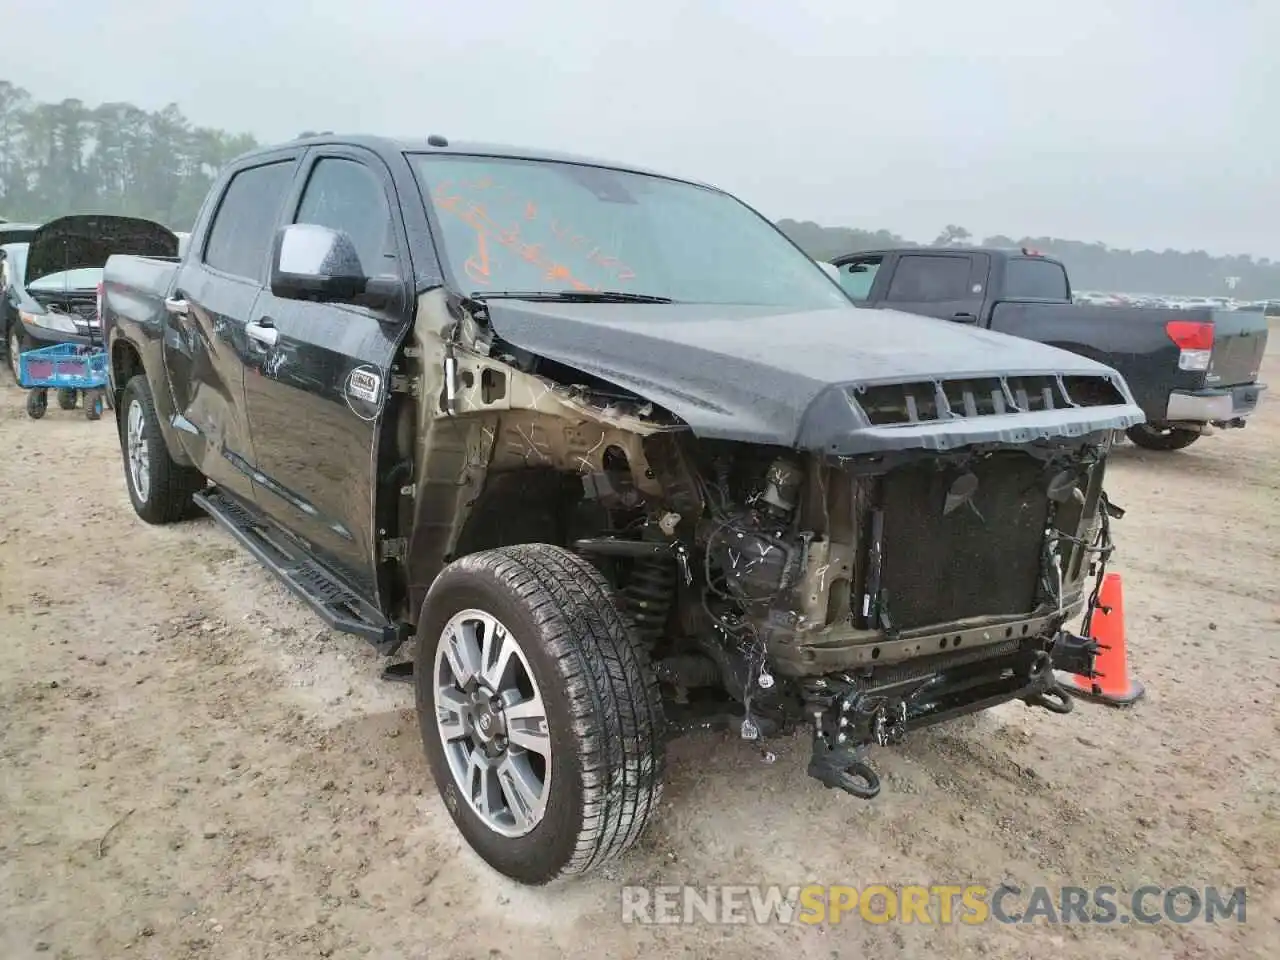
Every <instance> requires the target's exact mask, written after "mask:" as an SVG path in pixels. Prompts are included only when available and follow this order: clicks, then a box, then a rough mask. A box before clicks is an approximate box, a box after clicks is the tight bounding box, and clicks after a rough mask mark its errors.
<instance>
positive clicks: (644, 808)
mask: <svg viewBox="0 0 1280 960" xmlns="http://www.w3.org/2000/svg"><path fill="white" fill-rule="evenodd" d="M414 664H415V666H414V676H415V685H416V697H417V708H418V722H419V726H420V728H421V733H422V742H423V747H424V749H425V751H426V755H427V762H428V764H429V766H430V768H431V773H432V776H433V777H434V778H435V781H436V785H437V787H438V789H439V790H440V794H441V797H442V798H443V800H444V804H445V807H446V808H447V809H448V811H449V814H450V815H451V816H452V817H453V820H454V823H455V824H457V826H458V829H459V830H460V831H461V832H462V835H463V836H464V837H465V838H466V840H467V842H468V843H469V844H470V845H471V847H472V848H473V849H474V850H475V851H476V852H477V853H478V854H479V855H480V856H481V857H482V858H483V859H484V860H485V861H486V862H488V863H489V865H490V866H492V867H493V868H494V869H496V870H498V871H499V872H501V873H503V874H505V875H506V876H508V877H510V878H512V879H513V880H516V881H518V882H520V883H525V884H534V885H537V884H544V883H547V882H548V881H551V880H554V879H556V878H557V877H560V876H565V875H571V874H581V873H585V872H587V871H589V870H592V869H594V868H595V867H597V866H599V865H600V864H602V863H604V862H605V861H607V860H610V859H612V858H614V857H616V856H618V855H620V854H622V853H623V852H624V851H626V850H627V849H629V848H630V847H631V846H632V845H634V844H635V843H636V841H637V840H638V839H639V837H640V835H641V833H642V831H643V829H644V827H645V824H646V822H647V821H648V819H649V817H650V816H651V815H652V814H653V813H654V812H655V811H656V810H657V807H658V801H659V799H660V797H661V792H662V775H663V766H664V762H665V736H664V720H663V716H662V704H661V701H660V699H659V695H658V687H657V681H656V679H655V677H654V672H653V668H652V665H651V664H650V662H649V657H648V655H647V653H646V652H645V651H644V650H643V649H642V648H641V647H640V645H639V644H638V642H637V640H636V638H635V635H634V633H633V632H632V631H631V629H630V628H629V626H628V625H627V623H626V621H625V620H624V619H623V617H622V616H621V614H620V613H619V612H618V609H617V607H616V606H615V604H614V602H613V599H612V596H611V592H610V589H609V586H608V584H607V583H606V581H605V580H604V578H603V577H602V576H601V575H600V573H599V572H598V571H597V570H596V569H595V568H594V567H593V566H591V565H590V564H589V563H587V562H586V561H585V560H583V559H581V558H580V557H578V556H576V555H575V554H572V553H570V552H569V551H567V550H564V549H563V548H561V547H555V546H550V545H547V544H522V545H519V546H512V547H502V548H499V549H496V550H487V551H484V552H481V553H474V554H470V555H468V556H465V557H463V558H462V559H460V560H457V561H455V562H454V563H452V564H451V565H449V566H448V567H446V568H445V570H444V571H443V572H442V573H441V574H440V576H439V577H437V578H436V580H435V582H434V583H433V584H432V586H431V590H430V591H429V593H428V594H427V598H426V601H425V602H424V603H423V607H422V616H421V617H420V618H419V622H418V643H417V651H416V654H415V659H414Z"/></svg>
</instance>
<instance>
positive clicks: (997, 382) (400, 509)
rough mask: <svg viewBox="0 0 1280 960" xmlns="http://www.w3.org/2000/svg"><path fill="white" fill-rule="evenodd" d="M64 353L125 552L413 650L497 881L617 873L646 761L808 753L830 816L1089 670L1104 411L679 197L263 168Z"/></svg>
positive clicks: (531, 166)
mask: <svg viewBox="0 0 1280 960" xmlns="http://www.w3.org/2000/svg"><path fill="white" fill-rule="evenodd" d="M103 325H104V330H105V333H106V336H107V339H108V343H109V348H110V357H111V367H110V369H111V378H112V387H113V389H114V390H115V391H116V395H117V402H116V416H117V417H118V419H119V423H120V437H121V449H122V459H123V463H124V467H125V469H124V475H125V483H126V486H127V489H128V493H129V496H130V499H131V500H132V503H133V507H134V509H135V510H136V512H137V513H138V515H139V516H140V517H142V518H143V519H144V520H146V521H148V522H150V523H167V522H171V521H174V520H178V519H181V518H184V517H186V516H188V515H189V514H190V511H191V506H192V503H193V502H194V503H195V504H197V505H198V506H199V507H201V508H203V509H204V510H205V511H206V512H208V513H209V514H210V515H212V516H213V517H214V518H215V519H216V520H217V521H218V522H219V523H220V524H222V525H223V527H224V528H225V529H226V530H227V531H228V532H229V533H230V534H231V535H232V536H233V537H235V538H236V539H237V540H238V541H239V542H240V543H241V544H242V545H243V546H244V547H245V548H246V549H247V550H249V551H250V552H252V553H253V554H254V555H255V556H256V557H257V558H258V559H260V560H261V561H262V562H263V563H264V564H265V565H266V566H267V567H268V568H269V569H271V570H272V571H273V572H274V573H275V574H276V575H277V576H279V577H280V578H281V579H282V580H283V581H284V583H285V584H286V585H288V586H289V587H290V588H291V589H292V590H293V591H294V592H295V593H296V594H297V595H298V596H299V597H302V598H303V599H305V600H306V601H307V602H308V603H309V604H311V606H312V607H313V608H314V609H315V611H316V612H317V613H318V614H319V615H320V616H321V617H323V618H324V619H325V620H326V621H327V622H328V623H329V624H330V625H332V626H333V627H335V628H337V629H340V630H343V631H348V632H350V633H353V634H357V635H360V636H363V637H366V638H368V639H369V640H370V641H372V642H373V643H374V644H375V645H376V646H377V647H378V649H380V650H381V651H383V652H385V653H387V654H391V653H394V652H395V651H396V650H397V649H398V648H399V647H400V646H401V645H402V644H403V643H404V642H406V641H407V640H409V639H410V638H415V641H414V648H413V661H412V663H408V664H396V665H393V667H392V668H390V673H389V675H391V676H402V677H411V678H412V679H413V681H414V682H415V684H416V691H417V706H418V716H419V720H420V723H421V730H422V737H423V743H424V746H425V749H426V753H427V757H428V760H429V763H430V766H431V770H432V773H433V775H434V777H435V780H436V783H437V785H438V787H439V789H440V792H441V795H442V797H443V799H444V803H445V806H446V808H447V809H448V810H449V812H450V814H451V816H452V817H453V818H454V820H455V822H456V823H457V825H458V827H459V829H460V830H461V831H462V833H463V834H464V835H465V836H466V838H467V840H468V841H469V842H470V843H471V845H472V846H473V847H474V848H475V849H476V850H477V851H478V852H479V853H480V855H481V856H483V857H484V858H485V859H486V860H487V861H488V862H489V863H491V864H493V865H494V866H495V867H496V868H497V869H499V870H501V871H503V872H504V873H506V874H507V875H509V876H511V877H514V878H516V879H518V880H520V881H522V882H526V883H541V882H545V881H547V880H550V879H552V878H554V877H557V876H560V875H562V874H570V873H580V872H583V871H586V870H589V869H591V868H593V867H595V866H597V865H599V864H600V863H602V862H603V861H605V860H607V859H608V858H610V857H612V856H614V855H616V854H619V853H621V852H622V851H624V850H626V849H627V848H628V847H629V846H631V845H632V844H633V843H634V842H635V841H636V839H637V838H638V837H639V836H640V833H641V830H642V829H643V827H644V824H645V822H646V821H647V820H648V819H649V818H650V817H651V816H652V815H654V814H655V813H656V812H657V811H658V808H659V802H658V801H659V795H660V791H661V787H662V780H663V762H664V755H665V754H664V751H665V743H666V738H667V737H668V736H669V735H670V734H672V733H677V732H680V731H682V730H689V729H698V728H701V727H703V726H706V725H708V724H710V723H713V722H727V723H728V724H730V725H731V728H732V729H733V730H735V731H737V732H738V733H740V735H741V736H742V737H743V738H746V739H749V740H754V739H758V738H762V737H769V736H774V735H778V734H780V733H783V732H785V731H787V730H790V729H794V728H796V727H798V726H807V727H808V728H809V729H810V730H811V731H812V735H813V755H812V760H811V763H810V767H809V772H810V773H811V774H812V775H813V776H814V777H816V778H817V779H819V780H820V781H821V782H822V783H824V784H826V785H828V786H833V787H840V788H843V789H845V790H847V791H848V792H850V793H853V794H855V795H858V796H862V797H870V796H874V795H875V793H876V792H877V791H878V789H879V784H878V781H877V779H876V776H875V773H874V771H873V770H872V769H871V767H870V766H869V765H868V764H867V760H866V757H865V755H864V753H865V751H866V750H867V748H868V747H869V746H871V745H876V744H888V743H891V742H894V741H896V740H897V739H899V738H900V737H902V736H903V735H904V734H906V733H907V732H908V731H910V730H911V729H913V728H915V727H919V726H924V725H926V724H930V723H936V722H938V721H940V720H945V719H947V718H949V717H954V716H958V715H960V714H963V713H967V712H971V711H974V710H980V709H983V708H986V707H989V706H993V705H995V704H997V703H1001V702H1004V701H1009V700H1020V701H1024V702H1026V703H1028V704H1032V705H1036V706H1040V707H1045V708H1047V709H1049V710H1053V711H1055V712H1066V711H1067V710H1068V709H1069V708H1070V703H1071V701H1070V700H1068V699H1067V698H1066V696H1065V695H1064V694H1063V691H1062V690H1061V688H1059V687H1058V686H1057V684H1056V681H1055V680H1054V669H1053V668H1055V667H1058V668H1062V669H1067V670H1070V671H1071V672H1073V673H1077V674H1087V673H1090V672H1091V671H1092V666H1093V656H1094V652H1095V651H1096V646H1095V645H1093V644H1092V643H1090V642H1089V641H1086V640H1084V639H1082V638H1081V637H1079V636H1076V635H1073V634H1072V633H1071V632H1070V631H1069V630H1068V629H1067V624H1068V623H1069V622H1071V620H1072V618H1073V617H1074V616H1075V615H1076V614H1078V613H1080V612H1081V611H1082V610H1083V609H1086V608H1087V607H1089V606H1090V605H1091V600H1090V597H1092V596H1094V586H1095V584H1096V583H1097V580H1096V579H1095V576H1101V574H1102V567H1103V566H1105V562H1106V558H1107V555H1108V553H1109V551H1110V549H1111V547H1110V543H1111V541H1110V535H1109V528H1110V520H1111V519H1112V517H1113V516H1116V515H1118V510H1116V509H1115V508H1112V507H1111V506H1110V505H1109V504H1108V501H1107V499H1106V496H1105V495H1104V493H1103V480H1104V473H1105V470H1106V464H1107V457H1108V454H1109V452H1110V449H1111V442H1112V437H1113V434H1114V433H1115V432H1116V431H1118V430H1124V429H1126V428H1128V427H1130V426H1132V425H1133V424H1134V423H1138V422H1141V420H1142V412H1141V410H1139V409H1138V408H1137V407H1136V406H1135V404H1134V402H1133V398H1132V396H1131V395H1130V393H1129V389H1128V387H1127V386H1126V384H1125V382H1124V380H1123V379H1122V378H1121V377H1120V376H1119V375H1118V374H1117V373H1116V372H1115V371H1114V370H1112V369H1110V368H1109V367H1106V366H1104V365H1102V364H1100V363H1097V362H1094V361H1092V360H1089V359H1086V358H1084V357H1081V356H1077V355H1075V354H1072V353H1068V352H1066V351H1063V350H1058V349H1056V348H1054V347H1050V346H1046V345H1044V344H1040V343H1035V342H1032V341H1029V340H1023V339H1018V338H1015V337H1010V336H1005V335H1003V334H999V333H993V332H990V331H987V330H979V329H974V328H973V327H959V326H957V325H955V324H950V323H946V322H944V321H940V320H933V319H929V318H925V317H918V316H911V315H908V314H895V313H891V312H888V311H880V310H862V309H858V308H857V307H855V306H853V305H852V304H851V303H850V301H849V299H848V298H847V297H846V296H845V295H844V294H843V293H842V292H841V290H840V288H839V287H838V285H837V284H836V283H835V282H834V281H833V280H832V279H831V278H830V277H828V276H827V275H826V274H825V273H824V272H823V271H822V269H821V268H819V267H818V266H817V265H816V264H815V263H814V262H813V261H812V260H810V259H809V258H808V257H806V256H805V255H804V253H802V252H801V251H800V250H799V249H798V248H797V247H796V246H795V245H794V244H792V243H791V242H790V241H789V240H787V238H786V237H784V236H783V235H782V234H781V233H780V232H778V230H777V229H776V228H775V227H773V226H772V225H771V224H770V223H769V222H768V221H767V220H765V219H764V218H763V217H761V216H760V215H759V214H757V213H756V212H755V211H753V210H752V209H750V208H749V207H747V206H745V205H744V204H743V203H741V202H740V201H739V200H736V199H735V198H734V197H732V196H730V195H728V194H726V193H723V192H722V191H720V190H717V189H715V188H713V187H709V186H705V185H701V184H697V183H692V182H688V181H684V180H679V179H673V178H671V177H665V176H661V175H658V174H654V173H649V172H646V171H643V170H638V169H635V168H630V167H623V166H618V165H614V164H605V163H600V162H597V161H591V160H584V159H581V158H575V157H568V156H560V155H547V154H537V153H532V152H528V151H522V150H516V149H511V148H504V147H493V146H478V145H458V144H454V145H450V144H449V143H447V142H446V141H445V140H444V139H443V138H439V137H433V138H431V139H430V140H428V141H425V142H418V143H398V142H390V141H386V140H379V139H372V138H341V137H318V138H315V139H310V140H302V141H297V142H294V143H290V144H287V145H284V146H281V147H276V148H271V149H265V150H261V151H257V152H254V153H252V154H249V155H246V156H244V157H242V158H241V159H239V160H237V161H236V162H235V163H233V164H232V165H231V166H230V167H229V168H228V169H227V170H226V171H225V172H224V173H223V174H222V176H221V177H220V178H219V180H218V181H217V183H216V184H215V185H214V187H213V193H212V195H211V196H210V197H209V199H208V200H207V201H206V203H205V204H204V206H203V210H202V213H201V215H200V218H199V220H198V221H197V223H196V225H195V227H194V230H193V233H192V238H191V243H190V246H189V248H188V250H187V253H186V255H185V257H184V258H183V259H182V261H181V262H180V263H173V262H169V261H160V260H154V259H146V258H139V257H112V258H111V260H110V261H109V262H108V263H107V268H106V277H105V288H104V299H103ZM1091 571H1092V573H1093V574H1094V576H1091V575H1090V574H1091Z"/></svg>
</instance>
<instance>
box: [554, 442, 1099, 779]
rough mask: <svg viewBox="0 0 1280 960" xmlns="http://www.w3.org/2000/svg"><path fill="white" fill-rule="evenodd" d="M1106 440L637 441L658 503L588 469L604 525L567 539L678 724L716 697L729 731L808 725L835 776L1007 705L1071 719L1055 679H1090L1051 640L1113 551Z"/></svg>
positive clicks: (1069, 641) (1081, 650) (1080, 656)
mask: <svg viewBox="0 0 1280 960" xmlns="http://www.w3.org/2000/svg"><path fill="white" fill-rule="evenodd" d="M1108 442H1109V440H1108V439H1103V438H1095V442H1092V443H1091V442H1081V443H1079V444H1076V445H1073V446H1069V447H1066V446H1064V447H1056V448H1054V447H1048V448H1044V449H1039V448H1036V449H1033V450H992V451H984V452H973V451H964V452H959V453H956V454H953V455H951V456H948V457H937V456H935V455H918V456H901V457H899V458H897V461H898V462H892V461H890V462H887V463H886V462H885V461H884V460H882V459H877V460H869V461H864V462H857V461H854V462H826V461H824V460H823V459H821V458H819V457H816V456H812V455H810V456H797V455H795V454H794V453H790V452H786V451H776V450H763V449H751V448H743V447H742V446H741V445H737V444H723V445H717V444H713V443H706V442H702V443H698V442H694V443H690V444H687V445H686V444H682V443H680V442H678V441H677V440H676V439H675V438H674V437H672V436H663V437H658V438H652V439H651V440H650V441H648V442H647V444H646V447H647V452H649V453H650V454H651V456H650V463H651V464H660V465H661V467H660V469H659V471H658V478H659V479H660V480H661V481H662V483H663V486H664V490H666V491H667V492H668V497H667V499H666V500H665V502H663V503H661V504H656V505H655V504H651V503H650V502H649V501H647V500H646V499H645V498H644V497H642V496H640V495H639V494H638V493H637V492H636V490H635V489H634V487H633V486H632V485H631V484H630V482H629V475H628V474H627V473H626V472H625V471H624V470H622V469H621V467H619V468H618V469H614V470H612V471H607V472H604V473H601V474H594V475H592V476H590V477H588V478H586V479H585V484H586V487H587V491H588V494H589V500H590V501H591V502H593V503H594V504H596V505H598V507H599V508H600V509H601V511H602V515H603V516H606V517H607V518H608V530H609V533H608V534H607V535H606V536H597V537H593V538H582V539H579V540H577V541H576V542H575V547H576V549H578V550H579V551H581V552H583V553H585V554H588V555H590V556H593V557H595V558H596V559H597V560H598V562H599V563H600V564H601V566H602V567H603V569H605V571H606V573H607V574H608V575H609V577H610V578H611V579H612V580H613V581H614V582H615V583H616V584H617V585H618V589H619V594H620V596H621V597H622V598H623V602H624V604H625V605H626V609H627V611H628V612H629V613H630V615H631V617H632V619H633V620H634V622H635V623H636V625H637V629H638V630H639V632H640V634H641V636H642V637H643V639H644V640H645V642H646V643H648V644H650V645H651V647H652V655H653V658H654V660H655V662H656V663H657V665H658V670H659V677H660V679H661V680H662V681H663V682H664V684H665V685H666V686H667V688H668V690H669V693H670V699H671V700H672V703H673V705H674V706H675V707H676V708H677V709H676V711H675V713H676V715H677V716H679V715H680V714H683V715H684V716H685V718H686V722H687V723H689V724H691V725H694V726H697V725H705V724H708V723H710V722H714V721H713V718H714V719H718V720H721V721H723V720H725V719H726V716H725V714H726V711H725V710H724V705H723V702H722V701H721V702H717V700H718V698H717V697H715V696H711V697H706V696H701V697H700V696H699V694H704V693H705V691H707V690H708V689H713V690H716V691H719V692H723V693H727V694H728V695H729V696H730V697H732V699H733V700H734V701H735V703H736V705H737V706H738V710H739V711H740V713H735V714H734V715H733V721H732V722H733V723H735V724H736V726H737V728H738V730H739V731H740V733H741V735H742V736H743V738H745V739H756V738H758V737H762V736H769V735H772V734H775V733H779V732H783V731H785V730H789V729H791V728H792V727H793V726H794V724H795V723H797V722H799V721H803V720H807V721H809V722H811V723H812V724H813V725H814V730H815V737H816V740H817V743H816V746H817V747H819V748H822V753H820V754H815V756H816V757H818V756H823V757H826V758H827V759H828V760H829V761H833V762H838V763H843V764H844V767H845V768H846V769H847V767H848V766H851V765H852V764H853V763H854V762H859V763H860V762H861V761H857V760H856V759H855V757H854V753H855V752H856V751H857V750H858V748H861V747H863V746H865V745H868V744H871V743H877V744H886V743H889V742H892V741H894V740H897V739H899V738H900V737H901V736H903V735H904V734H905V733H906V732H907V731H908V730H909V729H912V728H914V727H919V726H924V725H926V724H928V723H934V722H938V721H939V720H944V719H948V718H950V717H953V716H957V715H960V714H962V713H967V712H971V711H972V710H978V709H983V708H984V707H985V706H990V705H994V704H995V703H998V702H1002V701H1004V700H1008V699H1023V700H1026V701H1028V702H1030V703H1033V704H1035V705H1040V706H1045V707H1047V708H1048V709H1051V710H1055V711H1058V712H1066V711H1067V710H1069V709H1070V701H1068V700H1067V699H1066V698H1065V696H1063V695H1062V694H1061V693H1060V692H1059V691H1058V690H1057V689H1056V684H1055V683H1054V680H1053V670H1052V668H1053V667H1054V666H1056V667H1058V668H1070V669H1072V670H1075V669H1081V670H1084V671H1085V672H1087V671H1088V669H1089V665H1088V663H1087V662H1085V661H1087V660H1088V659H1089V653H1090V646H1091V645H1090V644H1089V642H1088V641H1086V640H1084V639H1082V638H1076V637H1073V636H1071V635H1069V634H1065V633H1063V632H1062V630H1061V628H1062V626H1063V624H1064V622H1066V621H1067V620H1068V619H1070V618H1071V617H1074V616H1075V615H1076V614H1078V613H1079V612H1080V611H1081V609H1082V607H1083V606H1084V605H1085V604H1086V603H1087V600H1088V598H1087V596H1086V582H1094V581H1096V578H1097V577H1098V576H1099V575H1100V573H1101V570H1102V567H1103V566H1104V565H1105V561H1106V558H1107V555H1108V553H1109V551H1110V536H1109V520H1110V519H1111V516H1112V513H1114V512H1115V511H1114V508H1111V507H1110V506H1109V504H1107V502H1106V500H1105V497H1104V495H1103V493H1102V486H1101V481H1102V473H1103V465H1102V459H1103V456H1104V455H1105V451H1106V447H1107V444H1108ZM660 448H665V449H661V452H659V449H660ZM699 502H700V503H701V504H702V505H703V509H702V511H701V512H697V511H696V509H691V508H692V507H693V505H694V504H695V503H699ZM655 507H656V509H655ZM1109 510H1110V511H1111V512H1109ZM1091 572H1092V574H1093V577H1092V578H1091V577H1090V576H1089V574H1090V573H1091ZM681 708H684V709H681ZM717 714H718V716H717ZM832 754H837V755H838V756H839V760H838V761H834V758H833V757H832ZM819 765H821V764H819ZM868 772H869V771H864V777H863V779H864V780H865V779H867V778H866V776H865V775H866V773H868ZM815 775H817V774H816V773H815ZM842 779H843V778H842ZM871 782H873V780H872V781H871ZM838 785H843V784H838ZM870 789H871V787H870V786H867V787H862V788H860V789H855V790H854V791H853V792H861V793H866V791H867V790H870ZM873 792H874V791H873Z"/></svg>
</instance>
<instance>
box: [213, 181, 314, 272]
mask: <svg viewBox="0 0 1280 960" xmlns="http://www.w3.org/2000/svg"><path fill="white" fill-rule="evenodd" d="M292 181H293V161H292V160H280V161H277V162H275V163H268V164H265V165H264V166H261V167H249V168H248V169H246V170H241V171H240V172H239V173H237V174H236V175H235V176H234V177H232V178H231V182H230V183H229V184H227V190H226V192H225V193H224V194H223V195H222V202H221V203H220V204H219V205H218V212H217V213H215V214H214V215H213V225H212V226H211V227H210V228H209V239H208V241H207V242H206V243H205V248H204V262H205V263H206V264H208V265H209V266H211V267H213V269H215V270H222V271H223V272H225V273H229V274H232V275H233V276H237V277H246V278H247V279H250V280H261V279H262V277H263V274H264V273H265V272H266V263H267V255H268V253H269V252H270V251H271V241H272V240H273V239H274V236H275V229H276V224H277V223H278V222H279V220H280V207H281V204H283V203H284V198H285V196H286V194H288V192H289V185H290V183H291V182H292Z"/></svg>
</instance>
